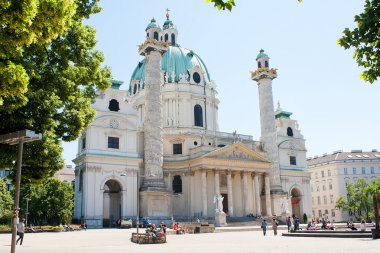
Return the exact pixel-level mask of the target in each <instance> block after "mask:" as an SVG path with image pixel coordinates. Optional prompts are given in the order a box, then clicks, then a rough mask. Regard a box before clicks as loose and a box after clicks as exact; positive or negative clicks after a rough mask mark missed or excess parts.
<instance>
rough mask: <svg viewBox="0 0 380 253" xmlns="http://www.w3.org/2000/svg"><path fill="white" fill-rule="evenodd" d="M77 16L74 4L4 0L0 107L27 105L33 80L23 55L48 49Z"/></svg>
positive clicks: (56, 0) (0, 37)
mask: <svg viewBox="0 0 380 253" xmlns="http://www.w3.org/2000/svg"><path fill="white" fill-rule="evenodd" d="M74 14H75V0H2V1H1V3H0V26H1V28H2V32H1V34H0V84H1V85H0V87H1V88H0V105H1V104H2V103H3V100H4V99H5V98H8V97H13V98H14V99H17V101H18V102H19V103H18V104H17V106H21V105H24V104H25V103H26V101H27V97H25V96H24V94H25V92H26V91H27V90H28V87H27V86H28V83H29V79H30V78H31V76H30V74H31V73H29V71H28V66H27V64H26V62H24V58H23V56H24V52H25V50H26V49H27V48H28V47H29V46H31V45H42V46H43V45H47V44H48V43H49V42H50V41H51V40H52V39H55V38H57V37H58V36H59V35H60V34H62V33H63V32H65V31H66V30H67V29H68V27H69V26H70V24H71V22H72V17H73V15H74Z"/></svg>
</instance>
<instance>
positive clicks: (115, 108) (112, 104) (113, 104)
mask: <svg viewBox="0 0 380 253" xmlns="http://www.w3.org/2000/svg"><path fill="white" fill-rule="evenodd" d="M108 109H110V111H113V112H118V111H119V110H120V107H119V102H117V100H116V99H111V101H110V103H109V106H108Z"/></svg>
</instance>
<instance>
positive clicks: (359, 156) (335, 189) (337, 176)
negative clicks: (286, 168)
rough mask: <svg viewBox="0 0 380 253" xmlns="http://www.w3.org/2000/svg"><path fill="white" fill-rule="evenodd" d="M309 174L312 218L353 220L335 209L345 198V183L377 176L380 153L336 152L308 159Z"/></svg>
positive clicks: (374, 151) (359, 151)
mask: <svg viewBox="0 0 380 253" xmlns="http://www.w3.org/2000/svg"><path fill="white" fill-rule="evenodd" d="M307 163H308V171H309V172H310V173H311V187H312V191H311V196H312V209H313V211H312V214H313V217H314V218H316V219H317V218H318V219H320V220H321V219H322V218H326V219H328V220H331V221H338V222H339V221H342V222H344V221H348V220H355V217H354V216H353V215H350V214H349V213H348V212H345V211H342V210H339V209H337V208H335V201H336V199H337V198H338V197H339V196H341V195H342V196H346V195H347V191H346V183H353V182H355V181H356V180H357V179H358V178H364V179H366V180H368V181H369V180H371V179H372V178H376V177H379V176H380V152H378V151H377V150H372V151H369V152H363V151H361V150H352V151H351V152H343V151H335V152H333V153H332V154H323V155H322V156H315V157H313V158H308V160H307Z"/></svg>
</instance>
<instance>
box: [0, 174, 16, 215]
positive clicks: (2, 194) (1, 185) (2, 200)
mask: <svg viewBox="0 0 380 253" xmlns="http://www.w3.org/2000/svg"><path fill="white" fill-rule="evenodd" d="M6 186H7V179H6V178H0V221H1V222H5V221H6V220H9V221H10V220H11V218H12V205H13V200H12V196H11V194H10V192H8V191H7V188H6Z"/></svg>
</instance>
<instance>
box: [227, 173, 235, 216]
mask: <svg viewBox="0 0 380 253" xmlns="http://www.w3.org/2000/svg"><path fill="white" fill-rule="evenodd" d="M227 198H228V214H229V215H230V216H234V205H233V197H232V178H231V171H229V172H228V173H227Z"/></svg>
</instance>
